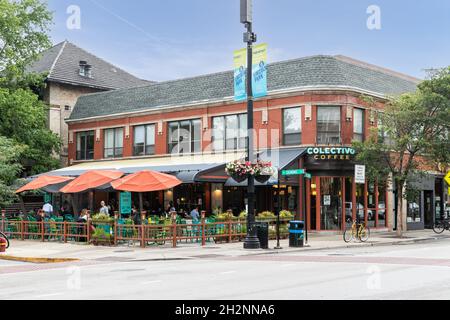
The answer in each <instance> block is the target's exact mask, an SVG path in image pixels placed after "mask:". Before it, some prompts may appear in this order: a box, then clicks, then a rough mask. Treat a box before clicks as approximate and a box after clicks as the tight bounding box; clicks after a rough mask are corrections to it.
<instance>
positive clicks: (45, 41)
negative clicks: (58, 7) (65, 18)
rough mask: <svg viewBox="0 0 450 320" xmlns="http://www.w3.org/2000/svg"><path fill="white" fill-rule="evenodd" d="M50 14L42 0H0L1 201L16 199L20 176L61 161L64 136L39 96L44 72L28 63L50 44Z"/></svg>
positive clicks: (6, 201)
mask: <svg viewBox="0 0 450 320" xmlns="http://www.w3.org/2000/svg"><path fill="white" fill-rule="evenodd" d="M51 21H52V15H51V13H50V12H49V10H48V8H47V4H46V2H45V1H42V0H17V1H13V0H0V205H4V204H5V203H8V202H11V201H12V200H14V199H15V197H14V194H13V193H12V190H13V189H14V187H15V184H16V183H17V178H19V177H20V176H23V174H24V171H25V170H26V172H25V173H26V174H27V175H29V174H37V173H41V172H44V171H48V170H52V169H55V168H57V167H58V165H59V161H58V160H57V159H56V157H55V155H56V154H57V153H58V152H59V148H60V145H61V142H60V138H59V137H58V136H57V135H55V134H54V133H52V132H51V131H50V130H49V129H48V128H47V114H48V106H46V105H45V104H44V103H43V102H42V101H41V100H39V93H40V92H41V90H42V89H43V88H44V76H45V75H39V74H30V73H27V72H26V68H27V66H28V65H30V64H31V63H32V62H34V61H35V60H36V59H38V58H39V54H40V52H42V51H43V50H45V49H47V48H49V47H50V45H51V42H50V39H49V36H48V31H49V26H50V24H51Z"/></svg>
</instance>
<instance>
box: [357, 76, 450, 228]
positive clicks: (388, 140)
mask: <svg viewBox="0 0 450 320" xmlns="http://www.w3.org/2000/svg"><path fill="white" fill-rule="evenodd" d="M365 100H366V102H369V104H370V103H373V100H370V99H368V98H366V99H365ZM449 133H450V67H449V68H446V69H442V70H440V71H439V72H437V73H435V74H433V75H432V76H431V77H430V78H429V79H428V80H425V81H423V82H422V83H420V84H419V85H418V88H417V91H416V92H414V93H407V94H403V95H401V96H399V97H397V98H394V99H391V100H390V101H389V102H388V103H387V105H386V108H385V111H384V112H383V113H379V126H378V128H376V129H373V130H372V131H371V135H370V137H368V139H367V140H366V141H365V142H363V143H360V142H355V143H354V147H355V148H356V150H357V152H358V156H357V160H358V161H359V162H361V163H363V164H366V166H367V174H368V176H369V179H385V177H387V176H389V175H390V176H391V177H392V179H393V181H392V182H393V184H394V185H395V186H396V190H398V198H399V201H398V202H399V207H398V208H397V213H398V219H397V221H399V222H400V225H399V226H398V228H397V230H398V234H399V235H401V232H402V229H403V226H402V225H401V221H402V220H401V212H402V209H403V206H402V203H403V201H401V200H402V199H403V198H406V197H407V195H408V194H414V191H415V190H414V187H413V186H412V184H411V183H408V182H412V181H413V180H414V177H416V176H417V175H418V174H420V172H422V171H423V170H424V169H425V170H426V169H428V167H430V166H433V165H434V168H435V170H436V169H439V171H442V172H444V171H445V170H446V169H447V168H448V167H449V165H450V144H449V143H450V142H449ZM405 188H406V189H405Z"/></svg>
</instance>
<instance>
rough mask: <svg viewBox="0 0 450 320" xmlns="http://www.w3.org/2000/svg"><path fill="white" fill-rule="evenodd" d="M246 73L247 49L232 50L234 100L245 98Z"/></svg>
mask: <svg viewBox="0 0 450 320" xmlns="http://www.w3.org/2000/svg"><path fill="white" fill-rule="evenodd" d="M246 73H247V49H241V50H237V51H235V52H234V100H235V101H243V100H245V99H247V91H246V87H247V85H246V81H247V80H246V79H247V77H246Z"/></svg>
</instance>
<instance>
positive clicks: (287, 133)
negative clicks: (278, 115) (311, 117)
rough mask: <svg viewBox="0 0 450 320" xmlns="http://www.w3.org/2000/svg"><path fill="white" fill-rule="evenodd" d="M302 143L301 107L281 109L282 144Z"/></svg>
mask: <svg viewBox="0 0 450 320" xmlns="http://www.w3.org/2000/svg"><path fill="white" fill-rule="evenodd" d="M301 143H302V117H301V108H289V109H284V110H283V144H284V145H286V146H288V145H299V144H301Z"/></svg>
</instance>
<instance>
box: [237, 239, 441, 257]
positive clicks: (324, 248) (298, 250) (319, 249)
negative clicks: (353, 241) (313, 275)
mask: <svg viewBox="0 0 450 320" xmlns="http://www.w3.org/2000/svg"><path fill="white" fill-rule="evenodd" d="M442 239H445V238H435V237H433V238H417V239H411V240H405V241H395V242H381V243H362V244H359V245H357V246H352V245H342V246H337V247H321V248H312V247H304V248H303V249H300V248H299V249H293V250H287V251H283V250H275V251H269V252H258V253H251V254H247V255H244V256H257V255H269V254H283V253H291V252H293V253H294V252H295V253H297V252H308V251H323V250H333V249H348V248H364V247H382V246H385V247H387V246H394V245H408V244H414V243H418V242H426V241H438V240H442ZM305 248H307V249H305ZM271 250H274V249H271Z"/></svg>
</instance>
